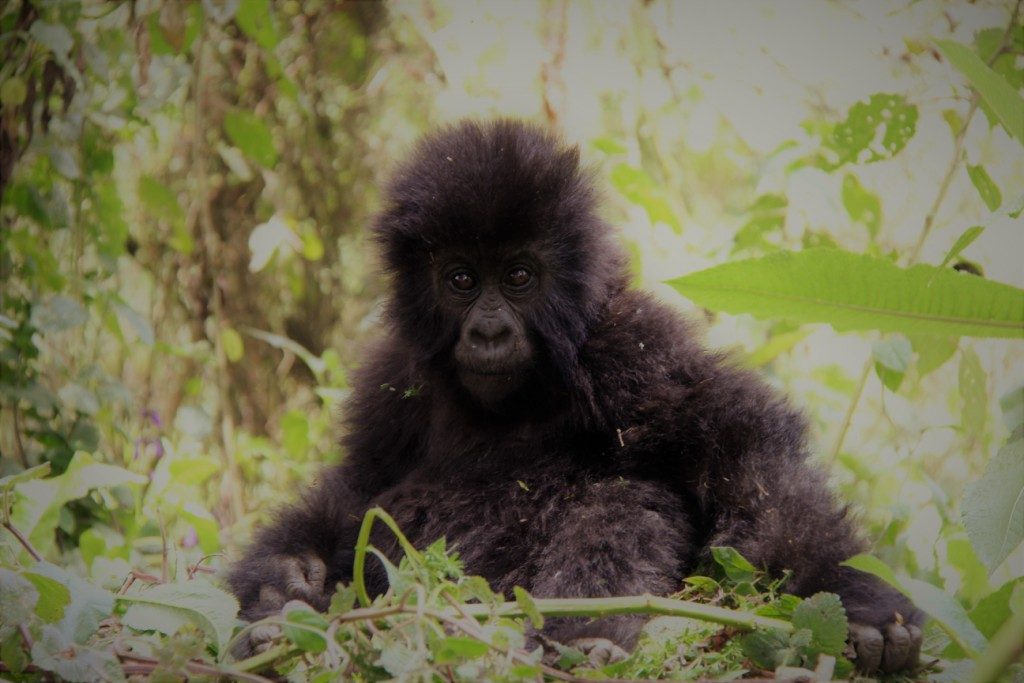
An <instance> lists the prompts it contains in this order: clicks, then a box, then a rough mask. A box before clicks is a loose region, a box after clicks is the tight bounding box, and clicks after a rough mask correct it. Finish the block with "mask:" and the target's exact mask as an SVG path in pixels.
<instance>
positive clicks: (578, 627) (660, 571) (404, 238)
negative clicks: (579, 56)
mask: <svg viewBox="0 0 1024 683" xmlns="http://www.w3.org/2000/svg"><path fill="white" fill-rule="evenodd" d="M595 205H596V197H595V191H594V188H593V186H592V183H591V179H590V177H589V176H588V174H586V173H585V172H584V171H582V170H581V168H580V164H579V154H578V151H577V150H576V149H575V148H567V147H565V146H564V145H563V144H562V143H560V142H559V141H558V140H557V139H556V138H554V137H552V136H551V135H549V134H548V133H546V132H545V131H543V130H542V129H540V128H536V127H532V126H528V125H524V124H522V123H517V122H512V121H497V122H492V123H486V124H481V123H475V122H465V123H461V124H459V125H456V126H453V127H450V128H447V129H445V130H442V131H440V132H438V133H436V134H434V135H432V136H430V137H428V138H427V139H425V140H424V141H423V142H421V143H420V144H419V146H418V147H417V148H416V150H415V151H414V153H413V154H412V157H411V159H410V160H409V161H408V162H407V163H406V164H405V165H404V166H403V167H402V168H401V169H400V170H399V171H398V173H397V175H396V177H395V179H394V181H393V182H392V184H391V185H390V187H389V188H388V191H387V193H386V204H385V208H384V210H383V212H382V213H381V215H380V217H379V219H378V221H377V224H376V236H377V238H378V240H379V242H380V244H381V246H382V248H383V259H384V263H385V265H386V267H387V269H388V271H389V272H390V274H391V276H392V295H391V298H390V300H389V303H388V307H387V315H386V326H387V331H386V335H385V338H384V340H383V341H382V342H381V343H380V344H379V346H377V347H376V349H375V350H374V352H373V353H372V354H371V355H370V357H369V358H368V359H367V361H366V363H365V365H364V366H363V368H362V369H361V371H360V372H359V373H358V374H357V376H356V378H355V381H354V388H353V393H352V398H351V399H350V401H349V405H348V410H347V414H346V421H347V427H348V429H347V436H345V438H344V440H343V445H344V447H345V451H346V458H345V460H344V462H343V463H342V464H341V465H340V466H338V467H336V468H333V469H329V470H327V471H325V472H324V473H323V475H322V477H321V481H320V482H319V484H318V485H317V486H315V487H313V488H312V489H311V490H310V491H308V492H307V494H306V495H305V496H304V499H303V501H302V502H301V503H299V504H297V505H296V506H294V507H291V508H288V509H286V510H284V511H283V513H282V514H281V515H280V517H279V518H278V520H277V521H276V523H274V524H273V525H271V526H269V527H267V528H265V529H263V530H262V531H261V532H260V533H259V535H258V537H257V539H256V542H255V543H254V544H253V545H252V547H251V548H250V550H249V552H248V554H247V556H246V557H245V558H244V559H243V560H242V561H241V562H239V563H238V564H236V565H235V566H234V568H233V570H232V571H231V573H230V576H229V581H230V584H231V587H232V589H233V590H234V592H235V594H236V595H237V596H238V598H239V600H240V601H241V604H242V608H243V616H245V617H247V618H250V619H256V618H260V617H263V616H265V615H267V614H269V613H271V612H273V611H275V610H278V609H280V607H281V605H282V604H283V603H284V601H285V600H287V599H292V598H298V599H302V600H306V601H307V602H310V603H311V604H313V605H315V606H316V607H318V608H321V609H323V608H324V607H325V606H326V604H327V601H328V598H329V593H330V592H331V591H332V590H333V588H334V586H335V585H336V584H337V582H338V581H348V580H350V579H351V575H352V558H353V546H354V544H355V537H356V532H357V529H358V527H359V523H360V520H361V518H362V516H363V513H364V512H365V511H366V510H367V509H368V508H369V507H371V506H375V505H380V506H382V507H383V508H384V509H385V510H387V511H389V512H390V513H391V514H392V516H394V518H395V519H396V520H397V521H398V523H399V525H400V526H401V527H402V529H403V530H404V531H405V532H406V533H407V534H408V536H409V538H410V539H411V540H412V542H413V543H415V544H416V545H417V546H421V547H422V546H425V545H427V544H429V543H430V542H432V541H434V540H435V539H437V538H439V537H441V536H444V537H446V538H447V540H448V542H449V544H450V545H451V546H454V547H457V548H458V550H459V552H460V554H461V556H462V558H463V560H464V561H465V565H466V569H467V571H468V572H471V573H474V574H480V575H482V576H484V577H486V578H487V579H488V580H489V581H490V582H491V583H492V585H493V586H494V588H495V589H496V590H498V591H502V592H504V593H506V594H511V591H512V588H513V586H516V585H518V586H522V587H524V588H526V589H527V590H529V591H530V592H531V593H533V594H534V595H535V596H538V597H596V596H610V595H630V594H638V593H645V592H649V593H655V594H658V593H660V594H665V593H669V592H672V591H673V590H675V589H677V588H678V587H679V585H680V581H681V579H682V578H683V577H684V576H686V575H687V572H689V571H691V570H692V569H693V567H694V565H695V563H696V562H698V561H700V560H702V559H706V558H707V557H708V555H709V548H710V547H711V546H732V547H734V548H736V549H737V550H739V551H740V552H741V553H742V554H743V555H744V556H746V557H747V558H748V559H749V560H750V561H752V562H754V563H755V564H757V565H759V566H763V567H765V568H767V569H768V570H769V571H771V572H773V573H780V572H782V571H783V570H785V569H790V570H792V572H793V574H792V579H791V580H790V582H789V584H788V586H787V590H789V591H791V592H794V593H796V594H798V595H810V594H812V593H815V592H817V591H834V592H836V593H838V594H839V595H840V596H841V598H842V600H843V603H844V604H845V606H846V610H847V613H848V615H849V617H850V620H851V623H852V624H854V626H853V627H852V628H851V640H852V644H853V646H854V649H855V651H856V659H857V663H858V666H859V667H860V668H861V669H864V670H875V669H879V668H881V669H883V670H885V671H894V670H898V669H903V668H908V667H913V666H914V665H916V663H917V659H918V653H919V649H920V643H921V631H920V629H919V625H920V623H921V621H922V618H923V615H922V614H921V612H920V611H918V610H917V609H916V608H914V607H913V606H912V605H911V604H910V603H908V602H907V601H906V600H905V599H904V598H903V597H902V596H901V595H899V594H898V593H897V592H895V591H893V590H892V589H890V588H888V587H887V586H885V585H883V584H881V583H879V582H878V581H876V580H875V579H874V578H872V577H870V576H868V575H865V574H862V573H859V572H857V571H855V570H853V569H850V568H846V567H841V566H840V565H839V563H840V562H841V561H843V560H844V559H846V558H847V557H849V556H851V555H853V554H855V553H857V552H858V551H860V550H861V548H862V546H861V543H860V542H859V541H858V540H857V535H856V532H855V529H854V526H853V525H852V524H851V522H850V521H849V520H848V519H847V517H846V515H845V512H844V510H843V509H842V508H841V507H839V506H837V504H836V502H835V501H834V500H833V497H832V495H831V493H830V492H829V490H828V488H827V487H826V484H825V477H824V476H823V474H822V473H821V472H819V471H818V470H817V469H814V468H813V467H811V466H810V465H809V464H808V463H807V462H806V456H807V447H806V443H805V442H806V438H805V426H804V422H803V420H802V418H801V417H800V415H799V414H798V413H797V412H796V411H794V410H793V409H792V408H790V407H789V406H788V405H787V404H786V402H785V401H784V400H783V399H781V398H780V397H778V396H777V395H775V394H774V393H773V392H772V391H771V390H769V389H768V388H767V387H766V385H765V384H764V383H762V382H761V381H760V380H759V379H758V378H757V377H756V376H754V375H752V374H751V373H749V372H746V371H744V370H740V369H737V368H736V367H734V366H733V365H731V364H729V363H727V362H725V359H723V357H722V356H721V355H717V354H714V353H709V352H707V351H706V350H704V349H703V348H702V347H701V345H700V343H699V342H698V341H697V340H696V338H695V335H694V334H693V332H692V331H691V330H690V329H689V327H688V326H687V325H686V323H685V322H684V321H683V320H682V319H681V318H680V316H679V314H678V313H676V312H675V311H674V310H672V309H670V308H668V307H666V306H664V305H662V304H660V303H658V302H656V301H655V300H654V299H653V298H651V297H650V296H648V295H646V294H644V293H641V292H637V291H634V290H631V289H629V288H628V286H627V283H628V279H629V276H628V271H627V267H626V259H625V258H624V256H623V252H622V250H621V249H620V247H619V246H618V245H617V243H616V242H615V240H614V239H613V236H612V234H611V230H610V228H609V227H608V225H607V224H606V223H605V222H604V221H602V220H601V218H599V217H598V215H597V213H596V208H595ZM374 544H375V545H377V546H378V547H381V548H382V550H385V551H386V552H388V553H389V554H391V555H392V556H397V555H398V549H397V547H396V546H395V544H394V542H393V541H390V540H389V539H387V538H386V536H384V535H382V536H380V537H375V538H374ZM368 579H369V582H370V584H371V588H372V589H373V590H375V591H377V592H383V591H384V590H386V589H387V585H386V578H385V576H384V574H383V572H382V571H381V568H380V567H379V566H378V567H376V568H375V570H374V571H371V572H370V575H369V577H368ZM642 625H643V620H642V619H641V618H632V617H616V618H611V619H603V620H597V621H594V620H590V621H588V620H582V619H552V620H549V621H548V622H547V626H546V627H545V629H544V630H545V635H547V636H549V637H551V638H554V639H556V640H560V641H563V642H576V643H578V644H580V645H581V646H583V647H585V648H594V649H597V650H603V651H605V652H612V651H615V650H617V648H618V647H622V648H627V649H628V648H630V647H632V646H633V645H634V644H635V642H636V638H637V635H638V633H639V630H640V628H641V627H642ZM609 641H610V642H609Z"/></svg>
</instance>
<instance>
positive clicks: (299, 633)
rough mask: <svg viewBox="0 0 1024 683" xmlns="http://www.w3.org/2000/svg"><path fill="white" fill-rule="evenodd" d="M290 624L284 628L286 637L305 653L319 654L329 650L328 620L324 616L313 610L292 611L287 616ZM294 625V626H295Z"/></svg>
mask: <svg viewBox="0 0 1024 683" xmlns="http://www.w3.org/2000/svg"><path fill="white" fill-rule="evenodd" d="M285 621H287V622H288V623H287V624H286V625H285V626H284V627H283V630H284V635H285V636H286V637H287V638H288V640H290V641H292V642H293V643H295V645H296V647H298V648H299V649H300V650H303V651H304V652H312V653H314V654H319V653H321V652H323V651H324V650H326V649H327V639H326V637H325V635H324V632H325V631H326V630H327V626H328V623H327V620H326V619H325V618H324V615H322V614H319V613H318V612H315V611H313V610H312V609H308V608H306V609H298V608H296V609H291V610H288V613H287V614H286V615H285ZM293 624H294V625H293Z"/></svg>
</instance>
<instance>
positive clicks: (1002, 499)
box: [963, 428, 1024, 571]
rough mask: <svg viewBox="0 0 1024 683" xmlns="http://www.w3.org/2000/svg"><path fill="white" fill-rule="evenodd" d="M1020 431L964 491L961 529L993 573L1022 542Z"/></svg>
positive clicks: (1023, 444)
mask: <svg viewBox="0 0 1024 683" xmlns="http://www.w3.org/2000/svg"><path fill="white" fill-rule="evenodd" d="M1022 500H1024V429H1020V428H1018V429H1017V431H1016V432H1014V433H1013V434H1011V435H1010V439H1009V440H1008V441H1007V442H1006V444H1005V445H1004V446H1003V447H1002V448H1000V449H999V452H998V453H997V454H996V456H995V457H994V458H992V460H991V461H990V462H989V464H988V467H987V468H986V470H985V474H984V475H983V476H982V478H981V479H979V480H978V481H974V482H971V483H970V484H968V485H967V489H966V490H965V492H964V503H963V514H964V526H965V527H966V528H967V533H968V535H969V536H970V539H971V544H972V545H973V546H974V547H975V548H976V549H977V551H978V554H979V555H980V557H981V559H982V560H983V561H984V562H985V565H986V566H987V567H988V568H989V570H990V571H991V570H994V569H995V568H996V567H997V566H998V565H999V563H1001V562H1002V561H1003V560H1005V559H1006V558H1007V556H1008V555H1009V554H1010V552H1011V551H1012V550H1013V549H1014V548H1016V547H1017V546H1018V545H1020V543H1021V542H1022V541H1024V505H1021V501H1022Z"/></svg>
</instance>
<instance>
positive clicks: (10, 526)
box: [0, 520, 43, 562]
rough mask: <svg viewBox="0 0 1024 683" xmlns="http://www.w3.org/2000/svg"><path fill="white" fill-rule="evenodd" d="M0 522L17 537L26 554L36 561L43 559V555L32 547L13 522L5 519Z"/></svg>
mask: <svg viewBox="0 0 1024 683" xmlns="http://www.w3.org/2000/svg"><path fill="white" fill-rule="evenodd" d="M0 523H2V524H3V527H4V528H5V529H7V530H8V531H10V532H11V534H12V535H13V536H14V537H15V538H16V539H18V543H20V544H21V546H22V547H23V548H24V549H25V550H26V551H27V552H28V554H29V555H31V556H32V559H34V560H35V561H36V562H42V561H43V556H42V555H40V554H39V551H38V550H36V549H35V547H33V545H32V543H31V542H30V541H29V540H28V539H27V538H25V536H24V534H22V533H21V532H20V531H18V529H17V528H15V526H14V525H13V524H11V523H10V522H8V521H7V520H4V521H3V522H0Z"/></svg>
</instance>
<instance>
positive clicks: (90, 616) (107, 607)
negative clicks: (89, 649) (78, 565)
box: [31, 562, 114, 644]
mask: <svg viewBox="0 0 1024 683" xmlns="http://www.w3.org/2000/svg"><path fill="white" fill-rule="evenodd" d="M31 571H32V573H33V574H37V575H39V576H42V577H46V578H48V579H52V580H53V581H56V582H57V583H58V584H60V585H61V586H65V587H66V588H67V590H68V593H69V595H70V596H71V600H70V601H69V602H68V603H67V604H66V605H65V606H64V613H63V615H62V616H61V617H60V620H59V621H58V622H57V623H55V624H53V625H52V627H51V626H48V627H47V628H54V629H56V631H57V632H58V633H59V634H60V636H61V638H63V639H64V640H65V641H67V642H75V643H82V644H84V643H87V642H88V641H89V639H90V638H91V637H92V636H93V635H95V633H96V629H97V628H98V627H99V624H100V622H101V621H102V620H103V619H106V618H107V617H109V616H110V613H111V611H112V610H113V609H114V595H113V594H112V593H111V592H110V591H107V590H104V589H102V588H100V587H99V586H96V585H94V584H92V583H89V582H88V581H86V580H84V579H82V578H81V577H79V576H77V575H75V574H73V573H71V572H69V571H68V570H66V569H64V568H62V567H58V566H56V565H54V564H50V563H49V562H38V563H36V564H34V565H33V566H32V568H31Z"/></svg>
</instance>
